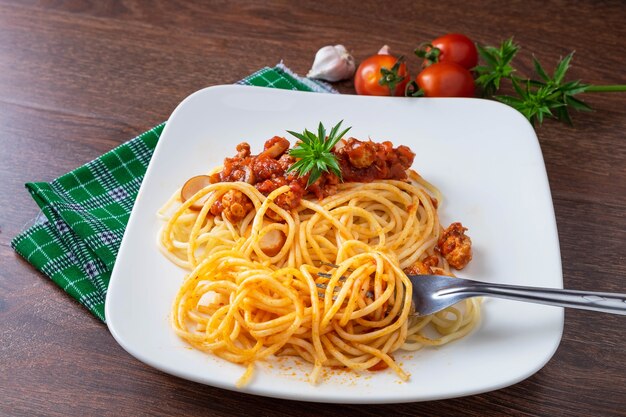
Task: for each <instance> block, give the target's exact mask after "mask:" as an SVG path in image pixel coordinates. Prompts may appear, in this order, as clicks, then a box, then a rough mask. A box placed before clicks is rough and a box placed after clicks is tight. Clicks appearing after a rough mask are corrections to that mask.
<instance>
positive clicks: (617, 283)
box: [0, 0, 626, 416]
mask: <svg viewBox="0 0 626 417" xmlns="http://www.w3.org/2000/svg"><path fill="white" fill-rule="evenodd" d="M266 3H267V4H263V5H261V4H253V3H245V2H236V3H231V2H223V1H222V2H215V4H213V5H206V4H203V3H202V2H199V1H198V2H186V1H162V2H139V1H113V0H102V1H95V0H92V1H87V0H82V1H81V0H74V1H71V0H70V1H51V0H50V1H39V2H35V1H28V2H24V1H17V0H0V128H1V131H0V132H1V133H0V175H1V178H2V181H1V182H0V256H1V257H0V260H1V261H0V334H1V335H2V336H1V343H0V398H1V400H0V414H1V415H28V416H30V415H54V416H57V415H59V416H66V415H133V416H134V415H203V414H207V415H216V416H217V415H272V416H278V415H311V416H312V415H328V416H337V415H459V414H464V415H476V416H485V415H568V416H571V415H579V416H588V415H603V416H617V415H622V416H624V415H626V348H625V339H624V336H625V334H626V332H625V331H626V318H625V317H619V316H610V315H605V314H594V313H585V312H580V311H574V310H568V311H567V313H566V316H565V329H564V333H563V339H562V342H561V345H560V347H559V349H558V351H557V352H556V354H555V356H554V357H553V359H552V360H551V361H550V362H549V363H548V364H547V365H546V366H545V367H544V368H543V369H542V370H541V371H539V372H538V373H536V374H535V375H533V376H531V377H530V378H528V379H527V380H525V381H523V382H521V383H519V384H517V385H515V386H512V387H509V388H505V389H501V390H499V391H495V392H491V393H486V394H482V395H476V396H472V397H467V398H460V399H452V400H445V401H436V402H429V403H414V404H399V405H377V406H350V405H325V404H306V403H299V402H295V401H283V400H275V399H270V398H261V397H252V396H248V395H244V394H240V393H237V392H228V391H223V390H220V389H216V388H211V387H208V386H204V385H200V384H196V383H192V382H188V381H185V380H181V379H178V378H175V377H172V376H169V375H165V374H163V373H161V372H159V371H156V370H154V369H151V368H149V367H148V366H146V365H144V364H142V363H140V362H139V361H137V360H136V359H134V358H133V357H131V356H130V355H129V354H127V353H126V352H125V351H124V350H123V349H122V348H121V347H120V346H118V345H117V343H116V342H115V341H114V340H113V338H112V337H111V335H110V334H109V332H108V331H107V328H106V326H104V325H103V324H102V323H100V322H99V321H98V320H96V319H95V318H93V317H92V316H91V315H90V314H89V313H88V312H87V311H86V310H85V309H83V308H82V307H81V306H80V305H78V304H77V303H76V302H74V301H72V300H71V299H70V298H69V297H68V296H67V295H66V294H65V293H63V292H62V291H61V290H60V289H58V288H57V287H56V286H55V285H54V284H53V283H52V282H51V281H49V280H48V279H47V278H45V277H44V276H43V275H41V274H39V273H38V272H37V271H35V269H34V268H32V267H31V266H30V265H29V264H27V263H26V262H25V261H24V260H23V259H21V258H19V257H18V256H17V255H16V254H15V253H14V252H13V251H12V249H11V248H10V246H9V242H10V239H11V238H12V237H13V236H14V235H16V234H17V233H18V232H19V231H20V230H22V229H23V228H24V227H25V225H26V224H27V223H29V221H30V220H31V219H33V218H34V217H35V216H36V215H37V212H38V210H37V207H36V205H35V203H34V202H33V201H32V199H31V198H30V196H29V195H28V193H27V192H26V190H25V189H24V188H23V184H24V183H25V182H27V181H33V180H35V181H44V180H52V179H54V178H55V177H57V176H59V175H61V174H63V173H65V172H67V171H69V170H71V169H73V168H75V167H77V166H79V165H81V164H83V163H85V162H87V161H89V160H91V159H93V158H95V157H97V156H99V155H101V154H102V153H103V152H105V151H107V150H109V149H111V148H113V147H114V146H116V145H117V144H119V143H121V142H123V141H125V140H127V139H129V138H131V137H133V136H134V135H136V134H138V133H140V132H142V131H144V130H146V129H148V128H150V127H152V126H154V125H156V124H157V123H159V122H161V121H163V120H165V119H166V118H167V117H168V115H169V114H170V112H171V111H172V110H173V109H174V107H175V106H176V105H177V104H178V103H179V102H180V101H181V100H182V99H183V98H184V97H186V96H187V95H188V94H190V93H192V92H193V91H196V90H198V89H200V88H202V87H206V86H209V85H214V84H228V83H232V82H234V81H236V80H238V79H240V78H242V77H243V76H245V75H247V74H249V73H251V72H253V71H255V70H257V69H259V68H261V67H263V66H266V65H270V66H271V65H274V64H276V63H277V62H279V61H280V60H284V62H285V64H287V65H288V66H289V67H291V68H292V69H293V70H295V71H297V72H299V73H301V74H304V73H306V71H307V70H308V68H309V66H310V64H311V62H312V58H313V55H314V53H315V51H316V50H317V49H318V48H319V47H321V46H323V45H326V44H335V43H343V44H345V45H346V46H348V47H349V48H350V49H351V50H352V51H353V52H354V55H355V57H356V58H357V60H361V59H363V58H365V57H366V56H367V55H369V54H371V53H374V52H375V51H377V50H378V48H379V47H380V46H381V45H382V44H384V43H387V44H389V45H390V46H391V47H392V49H393V50H395V51H397V52H398V53H404V54H407V55H410V53H411V51H412V49H413V48H414V47H415V46H416V45H418V44H419V43H421V42H424V41H427V40H430V39H432V38H434V37H436V36H438V35H441V34H444V33H447V32H449V31H457V32H462V33H466V34H468V35H469V36H471V37H472V38H473V39H474V40H475V41H477V42H480V43H483V44H485V43H486V44H495V43H498V42H499V41H500V40H502V39H504V38H506V37H509V36H511V35H514V36H515V40H516V41H517V42H519V43H520V44H521V45H522V46H523V48H524V49H523V51H522V52H521V53H520V55H519V58H518V59H517V63H518V65H519V67H520V69H521V71H526V72H528V71H529V70H530V58H531V55H532V54H535V55H537V56H538V57H539V58H540V59H541V60H542V61H543V62H545V63H550V67H551V65H552V63H554V62H556V60H557V59H558V58H559V56H563V55H565V54H567V53H568V52H569V51H571V50H576V51H577V52H576V57H575V60H574V67H573V69H572V70H571V74H570V76H571V77H572V78H574V79H576V78H580V79H583V80H584V81H585V82H588V83H592V84H618V83H625V82H626V77H624V67H625V66H626V42H624V39H625V37H626V25H624V22H625V21H626V7H624V3H623V2H620V1H603V2H595V1H586V2H576V3H575V4H574V2H565V1H555V2H545V1H534V0H525V1H512V2H508V4H507V5H506V6H505V5H504V4H503V2H499V1H490V2H481V6H480V7H472V6H470V5H466V4H465V3H466V2H464V1H457V2H455V3H456V4H451V5H448V6H447V7H444V6H442V5H441V3H440V2H428V3H427V4H423V5H417V4H414V3H415V2H408V3H402V2H393V3H389V4H384V2H379V1H365V0H361V1H350V2H334V1H316V2H310V3H309V4H303V5H300V6H298V7H296V6H294V5H292V4H290V3H289V2H284V1H274V2H266ZM410 63H411V64H412V65H413V68H416V66H417V59H416V58H414V57H413V58H411V59H410ZM338 87H339V89H340V90H341V91H342V92H344V93H351V92H352V91H353V89H352V87H351V85H350V82H345V83H341V84H339V86H338ZM587 98H588V102H589V103H590V104H591V105H592V106H593V107H594V108H595V109H596V111H595V112H593V113H584V114H575V126H574V127H568V126H566V125H562V124H558V123H555V122H547V123H545V124H544V126H543V127H541V128H538V129H537V133H538V136H539V140H540V142H541V147H542V150H543V154H544V158H545V162H546V166H547V171H548V175H549V180H550V186H551V190H552V196H553V199H554V205H555V210H556V218H557V223H558V229H559V237H560V243H561V251H562V261H563V271H564V276H565V286H566V287H570V288H581V289H589V290H605V291H615V292H626V260H625V255H626V217H625V216H624V212H625V209H626V170H625V161H626V140H625V135H626V134H625V133H624V132H626V94H603V95H591V94H588V95H587ZM528 261H529V262H532V259H529V260H528ZM537 273H541V271H540V270H538V271H537Z"/></svg>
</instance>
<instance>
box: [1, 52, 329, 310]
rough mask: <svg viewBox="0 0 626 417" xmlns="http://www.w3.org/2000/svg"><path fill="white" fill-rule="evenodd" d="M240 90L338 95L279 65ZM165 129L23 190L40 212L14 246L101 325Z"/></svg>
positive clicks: (245, 81)
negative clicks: (132, 219) (142, 188)
mask: <svg viewBox="0 0 626 417" xmlns="http://www.w3.org/2000/svg"><path fill="white" fill-rule="evenodd" d="M237 84H243V85H254V86H262V87H272V88H282V89H287V90H301V91H316V92H336V91H334V90H333V89H332V88H331V87H329V86H328V85H326V84H322V83H318V82H316V81H312V80H309V79H306V78H301V77H298V76H297V75H295V74H294V73H292V72H291V71H290V70H289V69H288V68H287V67H285V66H284V65H283V64H282V63H281V64H279V65H277V66H276V67H274V68H269V67H266V68H263V69H261V70H259V71H257V72H255V73H254V74H252V75H250V76H248V77H246V78H245V79H243V80H241V81H239V82H238V83H237ZM164 127H165V123H162V124H160V125H158V126H156V127H154V128H152V129H150V130H149V131H147V132H144V133H142V134H141V135H139V136H137V137H136V138H134V139H131V140H130V141H128V142H126V143H124V144H122V145H120V146H118V147H117V148H115V149H113V150H111V151H109V152H107V153H105V154H104V155H102V156H101V157H99V158H97V159H95V160H93V161H91V162H89V163H87V164H85V165H83V166H82V167H80V168H77V169H75V170H74V171H72V172H69V173H67V174H65V175H62V176H61V177H59V178H57V179H55V180H54V181H52V182H49V183H48V182H34V183H28V184H26V188H27V189H28V191H30V193H31V194H32V196H33V198H34V200H35V201H36V202H37V204H38V205H39V207H40V208H41V211H42V214H43V215H41V216H39V218H38V219H37V220H36V221H35V224H34V225H33V226H31V227H30V228H28V229H27V230H25V231H23V232H22V233H20V234H19V235H18V236H16V237H15V238H14V239H13V240H12V242H11V246H12V247H13V248H14V249H15V251H16V252H17V253H19V254H20V255H21V256H22V257H24V258H25V259H26V260H27V261H28V262H29V263H31V264H32V265H33V266H34V267H35V268H37V269H38V270H39V271H41V272H43V273H44V274H45V275H47V276H48V277H50V278H51V279H52V281H54V282H55V283H56V284H57V285H58V286H59V287H61V288H62V289H63V290H64V291H66V292H67V293H68V294H69V295H71V296H72V297H74V298H75V299H76V300H78V302H80V303H81V304H82V305H84V306H85V307H87V308H88V309H89V311H91V312H92V313H93V314H94V315H95V316H96V317H98V318H99V319H100V320H102V321H104V320H105V319H104V300H105V296H106V291H107V288H108V285H109V279H110V277H111V270H112V269H113V265H114V264H115V258H116V256H117V251H118V250H119V247H120V243H121V241H122V236H123V235H124V229H125V228H126V223H127V222H128V217H129V216H130V211H131V209H132V208H133V204H134V202H135V197H136V195H137V192H138V191H139V186H140V185H141V181H142V180H143V176H144V174H145V172H146V168H147V167H148V163H149V162H150V158H151V157H152V153H153V151H154V148H155V146H156V144H157V142H158V140H159V137H160V135H161V132H162V131H163V128H164Z"/></svg>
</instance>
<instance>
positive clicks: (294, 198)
mask: <svg viewBox="0 0 626 417" xmlns="http://www.w3.org/2000/svg"><path fill="white" fill-rule="evenodd" d="M289 147H290V143H289V141H288V140H287V139H285V138H282V137H279V136H274V137H273V138H271V139H269V140H268V141H266V142H265V145H264V147H263V152H261V153H260V154H258V155H252V154H251V153H250V145H249V144H247V143H246V142H242V143H240V144H239V145H237V148H236V149H237V155H235V156H234V157H232V158H226V159H224V167H223V169H222V171H220V172H217V173H215V174H213V175H211V176H210V182H211V183H212V184H213V183H218V182H235V181H243V182H247V183H248V184H251V185H253V186H254V187H255V188H256V189H257V190H259V191H260V192H261V193H262V194H264V195H269V194H270V193H271V192H272V191H274V190H276V189H277V188H280V187H282V186H284V185H288V186H289V191H288V192H286V193H284V194H281V195H280V196H278V198H277V199H276V200H275V203H276V204H277V205H278V206H280V207H281V208H283V209H285V210H291V209H294V208H296V207H298V205H299V204H300V200H301V199H302V198H303V197H304V196H305V195H306V194H308V193H311V194H313V195H315V196H316V197H317V198H319V199H321V198H324V197H326V196H329V195H332V194H334V193H335V192H336V191H337V185H338V184H339V182H340V179H339V178H338V177H337V176H336V175H334V174H332V173H330V172H325V173H324V174H323V175H322V176H321V177H320V179H319V180H317V181H316V182H315V183H313V184H311V185H309V187H308V188H307V186H306V184H307V181H308V175H305V176H302V177H300V176H299V174H298V173H297V172H287V170H288V169H289V167H290V166H291V165H293V164H294V163H295V162H296V159H295V158H293V157H292V156H290V155H289V154H288V153H287V150H288V149H289ZM333 153H334V154H335V156H336V157H337V160H338V162H339V166H340V168H341V175H342V180H343V182H371V181H374V180H382V179H388V180H406V179H407V172H406V170H407V169H408V168H409V167H410V166H411V165H412V164H413V159H414V157H415V154H414V153H413V152H412V151H411V150H410V149H409V148H408V147H406V146H399V147H397V148H394V147H393V145H392V144H391V142H382V143H376V142H372V141H367V142H364V141H360V140H358V139H355V138H350V139H348V140H342V141H341V142H340V143H339V144H337V146H335V149H333ZM246 200H247V201H246ZM251 209H252V203H251V202H250V200H249V199H248V198H247V197H246V196H245V195H244V194H243V193H241V192H240V191H238V190H230V191H229V192H227V193H226V194H224V196H222V198H221V199H220V200H218V201H216V202H215V203H214V205H213V206H212V207H211V213H212V214H213V215H220V214H223V215H225V216H226V217H227V218H228V219H229V220H230V221H239V220H241V219H243V218H244V217H245V216H246V215H247V213H248V212H249V211H250V210H251Z"/></svg>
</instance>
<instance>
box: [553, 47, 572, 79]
mask: <svg viewBox="0 0 626 417" xmlns="http://www.w3.org/2000/svg"><path fill="white" fill-rule="evenodd" d="M573 57H574V52H573V51H572V52H570V53H569V55H567V56H566V57H565V58H563V59H562V60H561V61H560V62H559V63H558V64H557V66H556V69H555V70H554V77H553V78H554V81H555V83H556V84H560V83H561V81H563V78H564V77H565V73H566V72H567V70H568V69H569V63H570V61H571V60H572V58H573Z"/></svg>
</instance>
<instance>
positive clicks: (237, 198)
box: [216, 190, 254, 223]
mask: <svg viewBox="0 0 626 417" xmlns="http://www.w3.org/2000/svg"><path fill="white" fill-rule="evenodd" d="M220 201H221V205H222V207H223V209H222V213H221V214H222V216H224V217H226V218H227V219H228V220H229V221H231V222H233V223H235V222H238V221H240V220H242V219H243V218H244V217H246V215H247V214H248V213H249V212H250V210H252V209H253V208H254V205H253V204H252V201H250V199H249V198H248V197H247V196H246V195H245V194H244V193H242V192H241V191H239V190H229V191H227V192H226V193H224V195H223V196H222V198H221V199H220ZM216 203H217V202H216Z"/></svg>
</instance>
